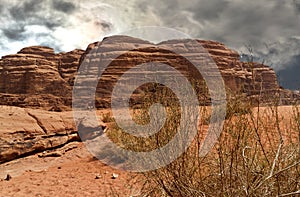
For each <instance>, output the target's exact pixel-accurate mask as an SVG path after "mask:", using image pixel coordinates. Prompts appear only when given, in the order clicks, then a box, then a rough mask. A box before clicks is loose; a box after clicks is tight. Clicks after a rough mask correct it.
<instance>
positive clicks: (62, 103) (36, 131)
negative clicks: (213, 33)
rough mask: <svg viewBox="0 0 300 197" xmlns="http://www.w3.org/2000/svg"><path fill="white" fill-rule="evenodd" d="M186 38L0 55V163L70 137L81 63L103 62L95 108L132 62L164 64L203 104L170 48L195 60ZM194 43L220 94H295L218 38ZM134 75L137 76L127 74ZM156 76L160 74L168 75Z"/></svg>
mask: <svg viewBox="0 0 300 197" xmlns="http://www.w3.org/2000/svg"><path fill="white" fill-rule="evenodd" d="M190 42H191V40H171V41H165V42H162V43H159V44H158V45H155V44H153V43H150V42H148V41H144V40H141V39H137V38H132V37H127V36H112V37H108V38H105V39H104V40H103V41H102V42H96V43H93V44H90V45H89V46H88V48H87V50H86V51H83V50H73V51H70V52H67V53H55V52H54V50H53V49H51V48H49V47H42V46H32V47H26V48H24V49H22V50H20V51H19V52H18V53H17V54H14V55H7V56H4V57H2V59H0V111H1V112H0V118H1V120H0V162H4V161H8V160H11V159H14V158H17V157H20V156H24V155H27V154H31V153H33V152H41V151H44V150H47V149H51V148H55V147H59V146H61V145H63V144H66V143H68V142H70V141H72V140H78V136H77V134H76V131H77V128H76V127H75V125H74V120H73V117H72V112H71V111H69V110H71V105H72V90H73V85H74V77H75V75H76V74H77V72H78V68H79V65H81V63H85V64H88V65H90V67H89V70H86V71H83V72H86V73H87V74H89V73H90V74H93V75H95V74H97V73H99V63H101V64H103V63H108V67H107V68H106V69H105V70H104V71H103V73H102V75H101V79H100V80H99V82H98V86H97V90H96V107H99V108H109V107H110V99H111V92H112V90H113V88H114V86H115V84H116V82H117V81H118V79H119V78H120V77H121V76H122V75H123V73H124V72H126V71H128V69H130V68H133V67H134V66H135V65H138V64H142V63H147V62H151V61H155V62H159V63H164V64H169V65H171V66H173V67H174V68H176V69H178V70H179V71H180V72H182V73H183V74H185V75H186V76H187V77H188V78H189V79H190V78H191V79H195V80H196V82H197V83H196V87H195V88H196V90H197V93H198V96H199V100H200V101H201V100H202V101H205V102H207V99H208V97H209V95H208V92H207V89H206V88H205V86H204V84H205V83H204V80H203V78H202V77H201V75H199V73H198V72H197V70H195V68H194V67H193V65H191V63H189V62H188V61H187V60H186V59H185V58H183V57H182V56H180V55H178V54H176V53H174V52H172V51H180V52H181V53H183V54H184V55H185V56H189V57H190V58H191V59H192V60H195V61H198V59H197V58H199V53H196V52H194V53H190V52H186V47H187V45H189V44H190ZM197 42H198V43H201V44H202V46H203V47H204V48H205V49H206V50H207V51H208V54H209V55H208V56H207V57H206V58H212V59H213V60H214V61H215V62H216V64H217V66H218V69H219V71H220V73H221V75H222V77H223V79H224V82H225V85H226V88H227V90H228V92H232V93H241V94H244V95H245V96H246V97H256V98H261V101H262V102H268V98H270V97H273V96H274V95H275V94H277V93H278V94H280V95H281V97H282V100H281V103H284V104H289V103H291V101H292V100H293V99H294V98H296V99H298V100H299V98H300V97H299V95H296V94H294V93H292V92H291V91H288V90H282V89H281V88H280V87H279V85H278V83H277V79H276V75H275V72H274V71H273V69H271V68H270V67H268V66H266V65H262V64H259V63H246V62H241V61H240V60H239V54H238V53H237V52H235V51H233V50H231V49H229V48H227V47H225V46H224V45H223V44H221V43H218V42H214V41H203V40H197ZM99 45H101V46H100V47H99ZM128 49H132V50H129V51H128ZM195 51H197V49H195ZM214 72H215V71H214V70H211V71H209V70H208V71H207V73H206V74H207V75H209V76H212V77H213V76H214V74H215V73H214ZM136 74H139V73H135V75H133V76H136ZM164 75H166V76H168V75H170V73H164ZM87 76H88V75H87ZM125 80H126V79H125ZM77 85H78V86H79V88H81V89H82V90H90V82H89V78H86V79H85V80H83V81H80V80H78V81H77ZM151 88H152V87H151V86H147V87H146V86H145V87H141V88H140V89H137V90H136V91H135V92H134V94H133V95H132V97H131V101H132V102H133V103H135V104H139V103H140V102H141V100H139V99H140V95H142V94H144V93H145V92H146V91H145V90H150V92H151V91H153V90H152V89H151ZM83 92H84V91H83ZM83 101H84V102H83V104H84V105H87V107H90V106H89V105H90V103H85V102H86V101H85V100H83ZM20 107H22V108H20ZM34 108H38V109H34ZM50 111H51V112H50ZM53 111H56V112H53ZM84 124H85V123H84V122H82V123H81V124H79V125H77V126H83V127H84ZM100 126H103V125H100ZM94 130H95V131H97V132H98V130H99V129H98V127H97V126H95V129H94ZM94 134H98V133H90V134H87V136H83V137H85V138H87V139H88V138H90V137H93V135H94Z"/></svg>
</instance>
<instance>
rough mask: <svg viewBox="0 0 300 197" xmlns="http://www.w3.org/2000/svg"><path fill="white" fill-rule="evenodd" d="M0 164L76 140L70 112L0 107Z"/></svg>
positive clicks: (76, 136)
mask: <svg viewBox="0 0 300 197" xmlns="http://www.w3.org/2000/svg"><path fill="white" fill-rule="evenodd" d="M0 110H1V112H0V118H1V121H0V136H1V137H0V163H2V162H5V161H9V160H12V159H15V158H18V157H21V156H25V155H29V154H32V153H36V152H41V151H45V150H48V149H53V148H56V147H59V146H62V145H64V144H66V143H69V142H71V141H74V140H79V138H78V135H77V132H76V131H77V130H76V127H75V125H74V121H73V117H72V112H71V111H69V112H47V111H44V110H35V109H26V108H19V107H12V106H0Z"/></svg>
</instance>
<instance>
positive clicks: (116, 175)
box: [111, 173, 119, 179]
mask: <svg viewBox="0 0 300 197" xmlns="http://www.w3.org/2000/svg"><path fill="white" fill-rule="evenodd" d="M118 177H119V175H118V174H116V173H113V174H112V177H111V178H112V179H116V178H118Z"/></svg>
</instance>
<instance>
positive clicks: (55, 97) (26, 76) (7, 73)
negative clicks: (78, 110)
mask: <svg viewBox="0 0 300 197" xmlns="http://www.w3.org/2000/svg"><path fill="white" fill-rule="evenodd" d="M83 52H84V51H82V50H74V51H71V52H68V53H59V54H55V53H54V50H53V49H51V48H49V47H42V46H33V47H26V48H24V49H22V50H21V51H19V52H18V53H17V54H15V55H7V56H4V57H2V59H1V60H0V104H1V105H12V106H20V107H36V108H44V109H59V108H61V110H65V109H70V105H71V90H72V84H73V78H74V74H75V72H76V70H77V68H78V65H79V60H80V57H81V55H82V54H83Z"/></svg>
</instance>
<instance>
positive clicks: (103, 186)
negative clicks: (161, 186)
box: [0, 106, 293, 197]
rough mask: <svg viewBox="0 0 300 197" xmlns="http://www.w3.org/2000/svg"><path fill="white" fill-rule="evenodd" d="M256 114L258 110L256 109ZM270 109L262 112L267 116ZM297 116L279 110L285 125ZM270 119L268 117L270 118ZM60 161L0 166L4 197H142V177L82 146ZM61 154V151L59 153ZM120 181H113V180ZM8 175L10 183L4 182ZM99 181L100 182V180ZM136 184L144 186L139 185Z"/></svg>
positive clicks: (35, 157)
mask: <svg viewBox="0 0 300 197" xmlns="http://www.w3.org/2000/svg"><path fill="white" fill-rule="evenodd" d="M254 110H255V111H256V110H257V109H254ZM264 110H266V108H262V109H261V110H260V113H261V114H264V113H265V112H264ZM292 113H293V110H292V107H291V106H284V107H280V108H279V114H280V116H281V117H283V119H285V121H282V124H283V125H282V126H283V128H284V127H290V122H289V121H288V120H289V118H290V117H291V115H292ZM266 117H268V115H267V114H266ZM62 149H64V150H65V151H64V154H63V155H62V156H60V157H39V156H38V154H36V155H32V156H29V157H26V158H21V159H17V160H14V161H11V162H7V163H4V164H1V165H0V196H1V197H2V196H121V197H122V196H127V197H129V196H138V195H139V193H140V192H139V191H140V185H141V184H142V181H143V178H142V176H141V175H137V174H134V173H129V172H124V171H120V170H117V169H113V168H111V167H110V166H107V165H105V164H103V163H101V161H99V160H97V159H95V158H94V157H93V156H92V155H91V154H90V153H89V152H88V151H87V149H86V148H85V147H84V145H83V144H82V143H80V142H74V143H71V144H68V145H67V146H66V147H63V148H62ZM58 151H59V150H58ZM113 173H114V174H117V175H118V177H117V178H115V179H113V178H112V176H113ZM7 174H9V175H11V177H12V178H11V179H10V180H9V181H7V180H4V179H5V178H6V176H7ZM96 177H97V179H96ZM136 180H139V181H140V182H139V183H138V184H136V183H135V181H136Z"/></svg>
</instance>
